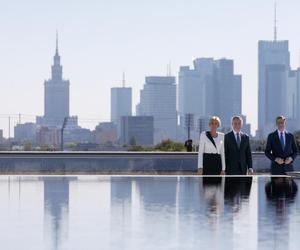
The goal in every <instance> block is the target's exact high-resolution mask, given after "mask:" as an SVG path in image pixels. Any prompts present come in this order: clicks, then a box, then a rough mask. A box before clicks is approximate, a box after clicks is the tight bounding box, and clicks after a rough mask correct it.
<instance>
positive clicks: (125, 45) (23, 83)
mask: <svg viewBox="0 0 300 250" xmlns="http://www.w3.org/2000/svg"><path fill="white" fill-rule="evenodd" d="M277 5H278V19H279V21H278V39H288V40H290V51H291V64H292V67H298V64H299V57H300V56H299V49H300V27H299V24H300V15H299V10H300V1H299V0H285V1H283V0H281V1H277ZM273 9H274V1H273V0H244V1H238V0H226V1H224V0H152V1H149V0H148V1H146V0H123V1H122V0H118V1H117V0H108V1H104V0H97V1H96V0H94V1H93V0H85V1H83V0H82V1H78V0H77V1H76V0H68V1H67V0H51V1H50V0H44V1H40V0H39V1H38V0H27V1H24V0H19V1H15V0H7V1H5V0H0V34H1V35H0V86H1V89H0V128H3V129H4V130H5V131H4V132H5V135H7V127H8V121H7V118H6V115H5V114H18V113H22V114H27V115H28V116H26V117H25V116H24V119H23V121H28V120H33V118H34V116H33V115H36V114H40V115H42V114H43V100H44V95H43V82H44V80H45V79H48V78H49V77H50V66H51V64H52V60H53V59H52V57H53V55H54V50H55V32H56V30H58V32H59V51H60V55H61V57H62V64H63V73H64V78H66V79H70V81H71V88H70V97H71V114H73V115H78V116H79V117H80V118H81V119H82V120H81V125H83V126H88V127H90V128H93V127H94V125H95V124H96V119H97V120H98V121H104V120H109V119H110V88H111V87H113V86H118V85H121V78H122V72H123V71H125V72H126V80H127V85H128V86H131V87H133V109H134V110H135V104H136V103H137V102H138V100H139V90H140V89H141V88H142V85H143V83H144V77H145V76H146V75H165V74H166V68H167V64H168V63H169V61H171V64H172V72H173V74H175V75H176V76H177V74H178V69H179V66H180V65H191V64H192V60H193V59H194V58H196V57H215V58H216V59H218V58H222V57H226V58H231V59H234V61H235V73H237V74H242V75H243V113H244V114H246V115H247V117H248V120H249V121H250V122H251V123H252V125H253V127H254V128H256V125H257V124H256V123H257V42H258V40H265V39H266V40H270V39H273V15H274V14H273ZM30 115H32V116H30ZM25 118H26V119H25ZM16 122H17V120H16V119H13V121H12V124H15V123H16Z"/></svg>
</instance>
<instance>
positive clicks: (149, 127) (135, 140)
mask: <svg viewBox="0 0 300 250" xmlns="http://www.w3.org/2000/svg"><path fill="white" fill-rule="evenodd" d="M121 121H122V122H121V143H122V144H123V145H130V146H134V145H132V144H135V145H144V146H151V145H153V144H154V118H153V117H152V116H122V118H121Z"/></svg>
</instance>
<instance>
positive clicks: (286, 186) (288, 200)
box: [260, 177, 298, 249]
mask: <svg viewBox="0 0 300 250" xmlns="http://www.w3.org/2000/svg"><path fill="white" fill-rule="evenodd" d="M297 191H298V186H297V184H296V182H295V181H294V180H293V179H292V178H291V177H273V178H271V181H269V182H267V183H266V184H265V192H266V197H267V204H266V207H265V208H264V207H262V210H261V212H260V218H261V221H262V222H261V227H264V230H263V231H262V233H261V234H260V237H261V241H260V242H262V243H261V247H260V249H264V244H263V242H264V241H265V240H267V239H268V238H269V237H270V235H269V234H268V233H266V232H272V237H274V239H276V242H277V244H276V248H278V249H290V247H289V244H290V243H291V242H290V240H289V239H290V237H291V235H290V233H291V231H290V222H291V221H294V218H292V216H290V215H291V211H294V207H293V205H292V204H293V203H294V201H295V197H296V194H297Z"/></svg>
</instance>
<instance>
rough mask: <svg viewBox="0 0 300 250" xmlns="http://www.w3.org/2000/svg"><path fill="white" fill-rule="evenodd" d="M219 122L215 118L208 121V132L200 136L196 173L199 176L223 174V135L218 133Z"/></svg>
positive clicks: (217, 118)
mask: <svg viewBox="0 0 300 250" xmlns="http://www.w3.org/2000/svg"><path fill="white" fill-rule="evenodd" d="M220 126H221V120H220V118H219V117H217V116H213V117H211V118H210V119H209V128H210V131H204V132H202V133H201V135H200V141H199V153H198V173H199V174H200V175H224V174H225V168H226V166H225V149H224V133H220V132H218V131H217V130H218V128H219V127H220Z"/></svg>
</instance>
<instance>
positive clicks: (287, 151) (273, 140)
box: [265, 116, 297, 175]
mask: <svg viewBox="0 0 300 250" xmlns="http://www.w3.org/2000/svg"><path fill="white" fill-rule="evenodd" d="M276 125H277V130H276V131H274V132H273V133H271V134H269V136H268V141H267V146H266V150H265V154H266V156H267V157H268V158H269V159H270V160H271V174H272V175H285V174H286V173H287V172H291V171H294V168H293V161H294V160H295V158H296V156H297V146H296V142H295V138H294V135H293V134H291V133H289V132H287V131H286V129H285V127H286V122H285V117H284V116H278V117H277V118H276Z"/></svg>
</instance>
